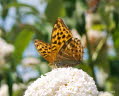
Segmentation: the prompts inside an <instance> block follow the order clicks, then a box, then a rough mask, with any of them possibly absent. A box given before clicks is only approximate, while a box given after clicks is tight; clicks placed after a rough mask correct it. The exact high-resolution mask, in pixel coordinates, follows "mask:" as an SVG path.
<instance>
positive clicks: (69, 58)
mask: <svg viewBox="0 0 119 96" xmlns="http://www.w3.org/2000/svg"><path fill="white" fill-rule="evenodd" d="M82 56H83V46H82V45H81V41H80V40H79V39H77V38H72V39H71V40H70V41H69V42H68V43H65V44H64V45H63V47H62V48H61V50H60V52H59V54H58V55H57V60H56V61H57V62H56V65H57V66H58V67H62V66H74V65H77V64H79V63H80V61H81V60H82Z"/></svg>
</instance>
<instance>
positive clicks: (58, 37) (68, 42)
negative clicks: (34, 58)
mask: <svg viewBox="0 0 119 96" xmlns="http://www.w3.org/2000/svg"><path fill="white" fill-rule="evenodd" d="M35 46H36V48H37V50H38V52H39V53H40V54H41V55H42V56H43V57H44V58H45V59H46V60H47V61H48V62H49V63H50V66H53V67H54V66H55V67H68V66H75V65H77V64H79V63H80V61H81V59H82V56H83V46H82V45H81V41H80V40H79V39H77V38H73V36H72V33H71V31H70V30H69V29H68V27H67V26H66V25H65V24H64V22H63V20H62V19H61V18H58V19H57V20H56V23H55V25H54V28H53V30H52V36H51V44H48V43H44V42H42V41H41V40H35Z"/></svg>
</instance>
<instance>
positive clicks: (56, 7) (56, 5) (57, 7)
mask: <svg viewBox="0 0 119 96" xmlns="http://www.w3.org/2000/svg"><path fill="white" fill-rule="evenodd" d="M46 16H47V17H48V19H49V20H50V21H51V22H54V21H55V20H56V19H57V18H58V17H63V16H65V8H64V5H63V2H62V0H50V1H49V2H48V5H47V8H46Z"/></svg>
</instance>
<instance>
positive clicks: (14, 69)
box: [0, 0, 119, 96]
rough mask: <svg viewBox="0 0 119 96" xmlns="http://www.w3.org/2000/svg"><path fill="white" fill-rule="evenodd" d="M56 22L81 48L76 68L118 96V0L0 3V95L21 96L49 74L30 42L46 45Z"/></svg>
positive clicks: (14, 0)
mask: <svg viewBox="0 0 119 96" xmlns="http://www.w3.org/2000/svg"><path fill="white" fill-rule="evenodd" d="M58 17H60V18H62V19H63V20H64V22H65V24H66V25H67V26H68V27H69V28H70V29H71V30H72V33H73V35H74V37H77V38H80V39H81V42H82V44H83V46H84V47H85V48H84V56H83V61H82V63H81V64H80V65H78V66H76V67H77V68H79V69H83V70H84V71H86V72H87V73H88V74H89V75H91V76H92V77H93V78H94V80H95V82H96V85H97V88H98V90H99V91H108V92H110V93H112V94H113V95H114V96H119V0H0V96H23V94H24V91H25V90H26V89H27V86H28V85H29V84H30V83H32V82H33V81H34V80H36V79H37V78H39V77H40V75H43V74H45V73H46V72H49V71H51V68H50V67H49V66H48V62H47V61H45V60H44V59H43V58H42V57H41V56H40V55H39V54H38V52H37V50H36V49H35V46H34V40H35V39H39V40H43V41H45V42H48V43H49V42H50V39H51V32H52V28H53V24H54V22H55V21H56V19H57V18H58Z"/></svg>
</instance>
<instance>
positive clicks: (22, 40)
mask: <svg viewBox="0 0 119 96" xmlns="http://www.w3.org/2000/svg"><path fill="white" fill-rule="evenodd" d="M32 37H33V31H32V30H28V29H24V30H23V31H21V32H20V33H19V35H18V36H17V38H16V40H15V44H14V45H15V52H14V56H15V59H16V62H19V60H20V59H21V58H22V54H23V52H24V50H25V48H26V47H27V46H28V44H29V43H30V41H31V39H32Z"/></svg>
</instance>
